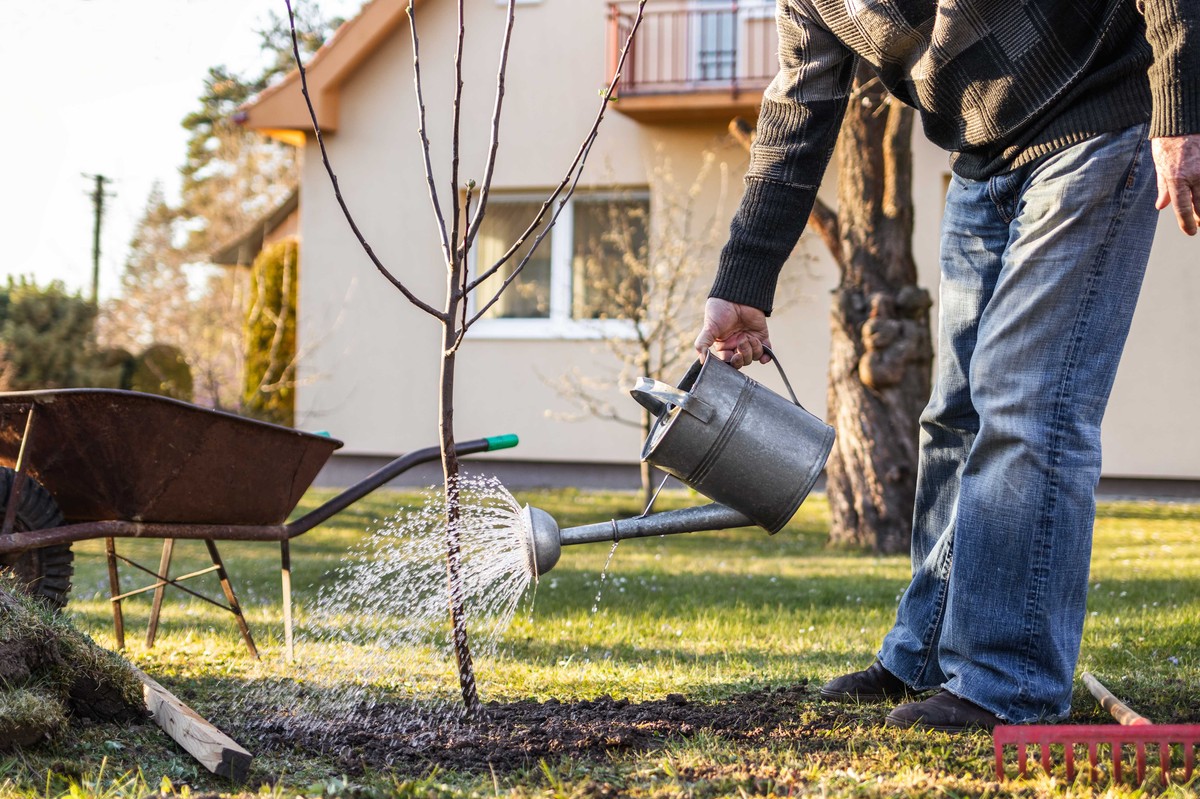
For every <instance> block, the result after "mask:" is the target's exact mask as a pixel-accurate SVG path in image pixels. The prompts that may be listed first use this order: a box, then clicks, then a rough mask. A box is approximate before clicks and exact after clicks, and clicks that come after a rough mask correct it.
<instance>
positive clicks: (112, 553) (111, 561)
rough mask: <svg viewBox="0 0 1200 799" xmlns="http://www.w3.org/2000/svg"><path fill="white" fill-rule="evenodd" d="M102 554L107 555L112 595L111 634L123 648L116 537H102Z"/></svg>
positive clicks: (122, 621)
mask: <svg viewBox="0 0 1200 799" xmlns="http://www.w3.org/2000/svg"><path fill="white" fill-rule="evenodd" d="M104 554H105V555H107V556H108V590H109V592H110V593H111V595H112V599H111V600H110V601H111V602H112V612H113V634H114V635H115V636H116V638H117V649H124V648H125V617H124V615H122V613H121V575H120V573H119V572H118V571H117V542H116V539H113V538H106V539H104Z"/></svg>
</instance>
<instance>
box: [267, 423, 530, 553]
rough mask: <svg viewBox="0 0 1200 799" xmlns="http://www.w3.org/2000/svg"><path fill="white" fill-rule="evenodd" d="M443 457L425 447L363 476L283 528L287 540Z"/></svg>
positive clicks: (461, 446) (461, 450) (476, 447)
mask: <svg viewBox="0 0 1200 799" xmlns="http://www.w3.org/2000/svg"><path fill="white" fill-rule="evenodd" d="M518 441H519V439H518V438H517V437H516V436H515V435H512V434H508V435H503V436H490V437H488V438H476V439H472V440H471V441H460V442H458V443H456V444H455V446H454V453H455V454H456V455H471V454H474V453H476V452H494V451H496V450H499V449H509V448H511V447H515V446H517V443H518ZM441 455H442V450H441V447H425V448H424V449H415V450H413V451H412V452H409V453H406V454H404V455H401V456H400V457H399V458H396V459H395V460H394V461H392V462H391V463H389V464H387V465H386V466H383V467H381V468H379V469H377V470H375V471H374V472H372V473H371V474H369V475H367V476H366V477H364V478H363V479H362V480H360V481H359V482H357V483H355V484H354V485H352V486H350V487H349V488H347V489H346V490H345V491H343V492H342V493H340V494H338V495H337V496H336V497H334V498H333V499H331V500H329V501H328V502H326V503H325V504H324V505H321V506H320V507H317V508H314V509H313V510H311V511H309V512H308V513H306V514H304V515H303V516H301V517H300V518H299V519H296V520H295V521H294V522H291V523H290V524H288V525H287V526H286V529H287V538H288V539H292V538H295V537H296V536H298V535H303V534H304V533H307V532H308V531H309V530H311V529H312V528H314V527H316V526H317V525H318V524H321V523H322V522H324V521H326V520H328V519H329V518H330V517H332V516H334V515H335V514H338V513H341V512H342V511H344V510H345V509H346V508H348V507H350V506H351V505H352V504H354V503H355V502H357V501H358V500H360V499H362V498H363V497H365V496H366V495H367V494H370V493H371V492H372V491H374V490H375V489H377V488H379V487H380V486H382V485H384V484H385V483H387V482H389V481H391V480H392V479H393V478H395V477H396V476H397V475H400V474H401V473H403V472H406V471H408V470H409V469H411V468H412V467H414V466H417V465H419V464H422V463H428V462H429V461H435V460H437V459H438V458H440V457H441Z"/></svg>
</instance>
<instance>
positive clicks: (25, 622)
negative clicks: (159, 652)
mask: <svg viewBox="0 0 1200 799" xmlns="http://www.w3.org/2000/svg"><path fill="white" fill-rule="evenodd" d="M11 588H13V586H12V585H11V584H10V582H8V581H6V582H2V583H0V750H3V749H7V748H9V747H11V746H30V745H34V744H37V743H39V742H44V741H47V740H49V739H50V738H51V737H53V736H54V735H55V734H56V733H58V732H59V731H60V730H61V729H63V728H64V727H65V726H66V724H67V721H68V719H69V718H71V717H76V718H86V719H91V720H94V721H107V722H116V723H129V722H132V721H135V720H140V719H142V718H144V717H145V716H146V706H145V703H144V702H143V701H142V688H141V683H140V682H139V681H138V679H137V677H135V676H134V674H133V672H132V671H130V669H129V667H128V664H127V663H125V661H124V660H122V659H121V658H119V657H118V656H117V655H114V654H113V653H112V652H108V651H107V650H104V649H101V648H100V647H98V646H96V644H95V643H93V642H92V640H91V639H90V638H88V637H87V636H85V635H83V634H82V633H80V632H78V631H77V630H75V629H74V628H73V627H72V626H71V625H70V624H69V623H68V622H67V621H66V620H64V619H63V618H62V617H60V616H57V615H56V614H55V613H54V612H53V611H52V610H50V609H49V608H47V607H45V606H44V605H42V604H41V603H39V602H38V601H37V600H36V599H33V598H31V597H29V596H27V595H25V594H23V593H21V592H19V591H16V590H9V589H11Z"/></svg>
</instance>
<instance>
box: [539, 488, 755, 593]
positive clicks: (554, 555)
mask: <svg viewBox="0 0 1200 799" xmlns="http://www.w3.org/2000/svg"><path fill="white" fill-rule="evenodd" d="M522 515H523V518H524V522H525V535H526V536H527V540H526V546H527V554H528V556H529V569H530V571H531V572H532V573H533V574H534V576H536V577H540V576H541V575H543V574H545V573H546V572H548V571H550V570H551V569H552V568H554V565H555V564H556V563H558V558H559V555H561V554H562V548H563V547H564V546H569V545H572V544H591V543H597V542H600V541H622V540H624V539H626V538H645V537H647V536H652V535H674V534H676V533H698V532H701V531H703V530H726V529H730V528H735V527H749V526H752V525H754V522H753V521H751V520H750V519H749V517H747V516H746V515H745V514H743V513H742V512H741V511H737V510H734V509H733V508H731V507H729V506H727V505H722V504H720V503H717V502H714V503H711V504H709V505H700V506H698V507H694V508H682V509H680V510H670V511H663V512H661V513H652V514H650V515H648V516H635V517H633V518H631V519H613V520H612V521H607V522H600V523H599V524H585V525H583V526H580V527H568V528H567V529H565V530H560V529H559V527H558V522H556V521H555V520H554V517H553V516H551V515H550V514H549V513H547V512H546V511H544V510H542V509H541V508H534V507H530V506H529V505H526V506H525V509H524V511H523V514H522Z"/></svg>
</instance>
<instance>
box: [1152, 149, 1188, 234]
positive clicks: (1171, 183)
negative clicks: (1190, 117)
mask: <svg viewBox="0 0 1200 799" xmlns="http://www.w3.org/2000/svg"><path fill="white" fill-rule="evenodd" d="M1150 151H1151V152H1152V153H1153V154H1154V168H1155V170H1156V171H1157V172H1158V200H1157V201H1156V202H1155V203H1154V207H1155V208H1157V209H1158V210H1160V211H1161V210H1163V209H1164V208H1166V207H1167V206H1168V205H1170V206H1171V207H1172V208H1174V209H1175V217H1176V219H1178V220H1179V229H1180V230H1182V231H1183V232H1184V233H1186V234H1188V235H1189V236H1195V235H1196V228H1197V225H1198V224H1200V134H1192V135H1190V136H1169V137H1164V138H1158V139H1151V140H1150Z"/></svg>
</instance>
